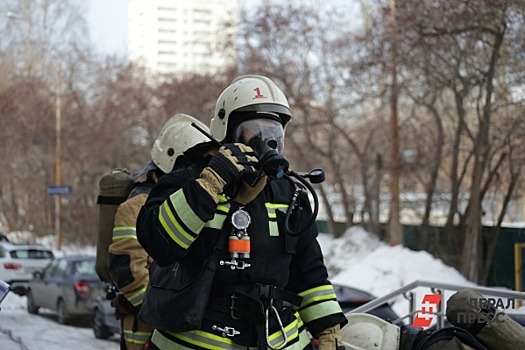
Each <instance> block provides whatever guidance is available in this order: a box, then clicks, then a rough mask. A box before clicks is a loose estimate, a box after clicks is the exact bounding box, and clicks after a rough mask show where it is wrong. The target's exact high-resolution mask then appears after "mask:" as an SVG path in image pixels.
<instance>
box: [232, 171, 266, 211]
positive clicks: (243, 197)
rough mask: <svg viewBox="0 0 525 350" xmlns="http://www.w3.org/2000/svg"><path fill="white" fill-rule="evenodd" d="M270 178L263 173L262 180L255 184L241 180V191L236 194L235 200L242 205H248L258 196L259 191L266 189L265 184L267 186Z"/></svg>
mask: <svg viewBox="0 0 525 350" xmlns="http://www.w3.org/2000/svg"><path fill="white" fill-rule="evenodd" d="M267 180H268V176H266V175H263V177H261V178H260V180H259V181H258V182H257V184H256V185H255V186H251V185H248V184H247V183H246V182H244V181H240V182H239V186H240V187H239V192H238V193H237V195H236V196H235V199H234V200H235V201H236V202H237V203H239V204H242V205H247V204H248V203H250V202H251V201H253V200H254V199H255V197H257V195H258V194H259V193H261V191H262V190H263V189H264V186H266V181H267Z"/></svg>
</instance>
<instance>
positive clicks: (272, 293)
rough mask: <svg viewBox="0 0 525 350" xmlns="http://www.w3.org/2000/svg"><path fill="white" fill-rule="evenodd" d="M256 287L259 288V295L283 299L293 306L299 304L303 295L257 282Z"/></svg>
mask: <svg viewBox="0 0 525 350" xmlns="http://www.w3.org/2000/svg"><path fill="white" fill-rule="evenodd" d="M257 288H258V289H259V295H260V296H262V297H265V298H268V299H274V300H279V301H285V302H288V303H290V304H292V305H295V306H301V303H302V301H303V297H301V296H299V295H297V294H295V293H293V292H290V291H288V290H286V289H281V288H277V287H276V286H270V285H266V284H259V283H257Z"/></svg>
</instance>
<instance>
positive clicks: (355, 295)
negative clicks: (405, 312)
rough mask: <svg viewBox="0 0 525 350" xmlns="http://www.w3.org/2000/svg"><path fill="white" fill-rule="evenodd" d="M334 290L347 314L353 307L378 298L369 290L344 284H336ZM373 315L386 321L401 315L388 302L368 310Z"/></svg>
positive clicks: (393, 319)
mask: <svg viewBox="0 0 525 350" xmlns="http://www.w3.org/2000/svg"><path fill="white" fill-rule="evenodd" d="M333 287H334V291H335V294H336V295H337V301H338V302H339V305H340V306H341V308H342V309H343V312H344V313H345V314H346V313H348V312H350V311H352V310H353V309H355V308H357V307H358V306H361V305H363V304H366V303H368V302H369V301H371V300H374V299H376V297H375V296H374V295H372V294H370V293H368V292H365V291H363V290H361V289H357V288H353V287H348V286H342V285H338V284H334V285H333ZM367 313H369V314H371V315H374V316H377V317H379V318H382V319H384V320H386V321H389V322H392V321H395V320H397V319H399V316H398V315H397V314H396V313H395V311H394V310H393V309H392V308H391V307H390V305H389V304H388V303H384V304H381V305H379V306H377V307H376V308H374V309H373V310H371V311H369V312H367Z"/></svg>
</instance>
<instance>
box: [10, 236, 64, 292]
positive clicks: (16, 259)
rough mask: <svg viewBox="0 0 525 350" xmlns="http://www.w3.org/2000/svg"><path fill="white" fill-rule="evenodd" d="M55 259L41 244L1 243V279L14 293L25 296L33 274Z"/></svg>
mask: <svg viewBox="0 0 525 350" xmlns="http://www.w3.org/2000/svg"><path fill="white" fill-rule="evenodd" d="M53 257H54V256H53V252H52V251H51V250H50V249H49V248H47V247H45V246H44V245H41V244H14V243H10V242H6V241H0V279H1V280H3V281H5V282H6V283H8V284H10V285H11V290H12V291H13V293H16V294H18V295H24V294H25V291H26V287H27V283H28V282H29V280H30V279H31V278H32V275H33V272H35V271H38V270H42V269H43V268H44V267H46V266H47V264H49V262H50V261H51V260H52V259H53Z"/></svg>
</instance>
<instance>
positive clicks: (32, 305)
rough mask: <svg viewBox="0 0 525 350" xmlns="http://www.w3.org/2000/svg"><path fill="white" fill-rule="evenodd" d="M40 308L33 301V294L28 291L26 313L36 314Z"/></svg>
mask: <svg viewBox="0 0 525 350" xmlns="http://www.w3.org/2000/svg"><path fill="white" fill-rule="evenodd" d="M39 309H40V306H38V305H36V304H35V299H34V298H33V293H31V291H30V290H28V291H27V312H29V313H30V314H33V315H36V314H38V310H39Z"/></svg>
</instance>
